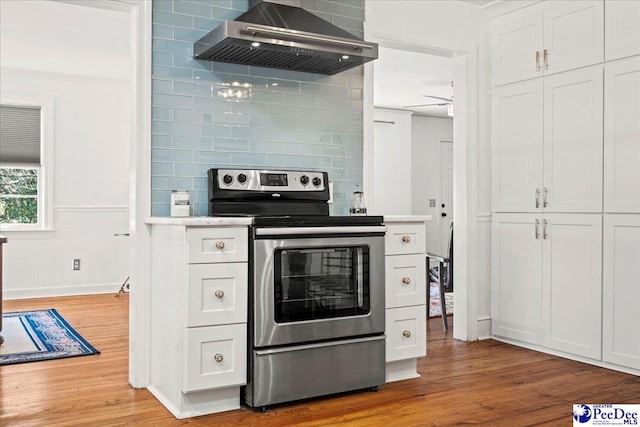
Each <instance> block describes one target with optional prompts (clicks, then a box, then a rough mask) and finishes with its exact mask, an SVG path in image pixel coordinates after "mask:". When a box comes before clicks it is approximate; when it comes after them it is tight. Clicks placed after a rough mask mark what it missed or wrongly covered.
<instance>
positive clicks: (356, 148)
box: [151, 0, 364, 216]
mask: <svg viewBox="0 0 640 427" xmlns="http://www.w3.org/2000/svg"><path fill="white" fill-rule="evenodd" d="M301 4H302V7H303V8H305V9H307V10H309V11H311V12H313V13H315V14H317V15H318V16H320V17H322V18H323V19H326V20H328V21H330V22H332V23H334V24H335V25H337V26H339V27H341V28H343V29H344V30H346V31H349V32H350V33H352V34H354V35H356V36H358V37H362V33H363V26H362V22H363V20H364V1H363V0H301ZM247 7H248V1H247V0H153V29H152V35H153V43H152V46H153V55H152V63H153V64H152V65H153V76H152V78H153V84H152V104H153V110H152V153H151V162H152V163H151V175H152V184H151V187H152V192H151V203H152V215H154V216H168V215H169V211H170V209H169V199H170V195H171V190H188V191H189V193H190V195H191V200H192V204H193V214H194V215H198V216H200V215H206V214H207V209H208V207H207V197H208V196H207V179H206V175H207V170H208V169H209V168H213V167H228V168H272V169H311V170H320V171H327V172H328V173H329V179H330V180H331V181H333V183H334V194H333V200H334V204H333V205H332V206H331V212H332V214H335V215H345V214H347V212H348V208H349V204H350V200H351V193H352V192H353V191H357V190H360V189H361V188H362V157H363V143H362V138H363V137H362V87H363V78H362V67H357V68H354V69H351V70H348V71H346V72H344V73H340V74H337V75H334V76H325V75H317V74H311V73H301V72H293V71H285V70H279V69H270V68H263V67H253V66H251V67H250V66H246V65H237V64H228V63H221V62H211V61H201V60H197V59H194V58H193V43H194V42H195V41H196V40H198V39H199V38H201V37H202V36H203V35H205V34H206V33H208V32H209V31H211V30H212V29H213V28H215V27H217V26H218V25H220V24H221V23H222V22H223V21H225V20H228V19H234V18H236V17H238V16H239V15H241V14H242V13H243V12H245V11H246V10H247ZM234 82H237V83H235V84H236V86H234ZM238 83H239V84H240V86H238ZM238 87H241V88H243V89H244V90H245V91H244V93H243V94H242V95H241V97H240V98H239V97H238V96H237V95H236V96H235V97H234V96H229V95H233V94H234V90H235V89H237V88H238ZM230 89H231V91H230ZM225 94H226V95H227V97H226V98H225Z"/></svg>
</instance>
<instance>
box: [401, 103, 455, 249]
mask: <svg viewBox="0 0 640 427" xmlns="http://www.w3.org/2000/svg"><path fill="white" fill-rule="evenodd" d="M411 128H412V131H411V135H412V146H411V163H412V180H413V183H414V185H413V195H412V197H413V213H414V214H416V215H431V216H432V218H433V220H432V221H429V222H428V223H427V251H428V252H432V253H442V250H440V248H438V245H437V243H438V238H437V236H438V215H439V214H440V209H439V208H438V206H439V204H440V203H441V200H440V199H439V198H438V192H439V191H438V185H439V182H440V176H439V175H440V168H439V165H438V164H439V163H440V142H441V141H453V119H445V118H439V117H425V116H418V115H414V116H413V119H412V121H411ZM429 199H436V202H437V204H436V207H429Z"/></svg>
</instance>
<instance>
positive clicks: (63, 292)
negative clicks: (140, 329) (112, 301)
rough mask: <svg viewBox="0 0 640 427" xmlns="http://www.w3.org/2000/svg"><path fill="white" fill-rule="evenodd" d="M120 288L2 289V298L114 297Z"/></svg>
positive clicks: (94, 286)
mask: <svg viewBox="0 0 640 427" xmlns="http://www.w3.org/2000/svg"><path fill="white" fill-rule="evenodd" d="M121 286H122V283H121V282H117V283H101V284H95V285H75V286H64V287H49V288H27V289H4V290H3V295H2V298H3V299H5V300H10V299H26V298H46V297H66V296H73V295H94V294H110V293H113V294H114V295H115V294H116V293H117V292H118V290H119V289H120V287H121Z"/></svg>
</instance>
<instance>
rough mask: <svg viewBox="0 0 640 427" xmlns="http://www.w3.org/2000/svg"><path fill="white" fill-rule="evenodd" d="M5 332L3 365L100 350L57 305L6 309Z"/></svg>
mask: <svg viewBox="0 0 640 427" xmlns="http://www.w3.org/2000/svg"><path fill="white" fill-rule="evenodd" d="M2 336H3V337H4V344H2V345H0V365H12V364H15V363H26V362H37V361H41V360H51V359H62V358H65V357H75V356H87V355H90V354H99V353H100V352H99V351H98V350H97V349H96V348H95V347H93V346H92V345H91V344H89V343H88V342H87V341H86V340H85V339H84V338H82V336H80V334H79V333H77V332H76V331H75V330H74V329H73V328H72V327H71V326H70V325H69V324H68V323H67V322H66V321H65V320H64V319H63V318H62V316H60V314H59V313H58V312H57V311H56V310H55V309H53V308H52V309H49V310H37V311H22V312H9V313H3V315H2Z"/></svg>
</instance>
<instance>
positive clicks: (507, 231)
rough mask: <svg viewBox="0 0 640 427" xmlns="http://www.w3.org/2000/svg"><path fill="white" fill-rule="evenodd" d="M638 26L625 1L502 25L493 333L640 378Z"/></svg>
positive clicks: (496, 65)
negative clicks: (639, 310)
mask: <svg viewBox="0 0 640 427" xmlns="http://www.w3.org/2000/svg"><path fill="white" fill-rule="evenodd" d="M639 28H640V3H639V2H627V1H613V0H604V1H602V0H596V1H572V2H568V1H566V2H554V1H545V2H541V3H537V4H534V5H532V6H529V7H525V8H522V9H520V10H517V11H515V12H512V13H509V14H506V15H503V16H499V17H496V18H494V20H493V23H492V85H493V89H492V211H493V219H492V236H491V239H492V263H491V281H492V285H491V286H492V287H491V308H492V334H493V335H494V336H495V337H496V338H498V339H504V340H508V341H509V342H513V343H515V344H521V345H526V346H529V347H533V348H536V349H539V350H541V351H549V352H553V353H554V354H559V355H564V356H566V357H570V358H576V359H579V360H582V361H586V362H591V363H595V364H598V365H602V366H607V367H610V368H614V369H623V370H627V371H630V372H635V373H637V374H640V317H638V314H637V311H638V310H637V307H638V306H640V267H638V266H639V265H640V30H638V29H639ZM605 35H606V36H605ZM632 307H633V309H632Z"/></svg>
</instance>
